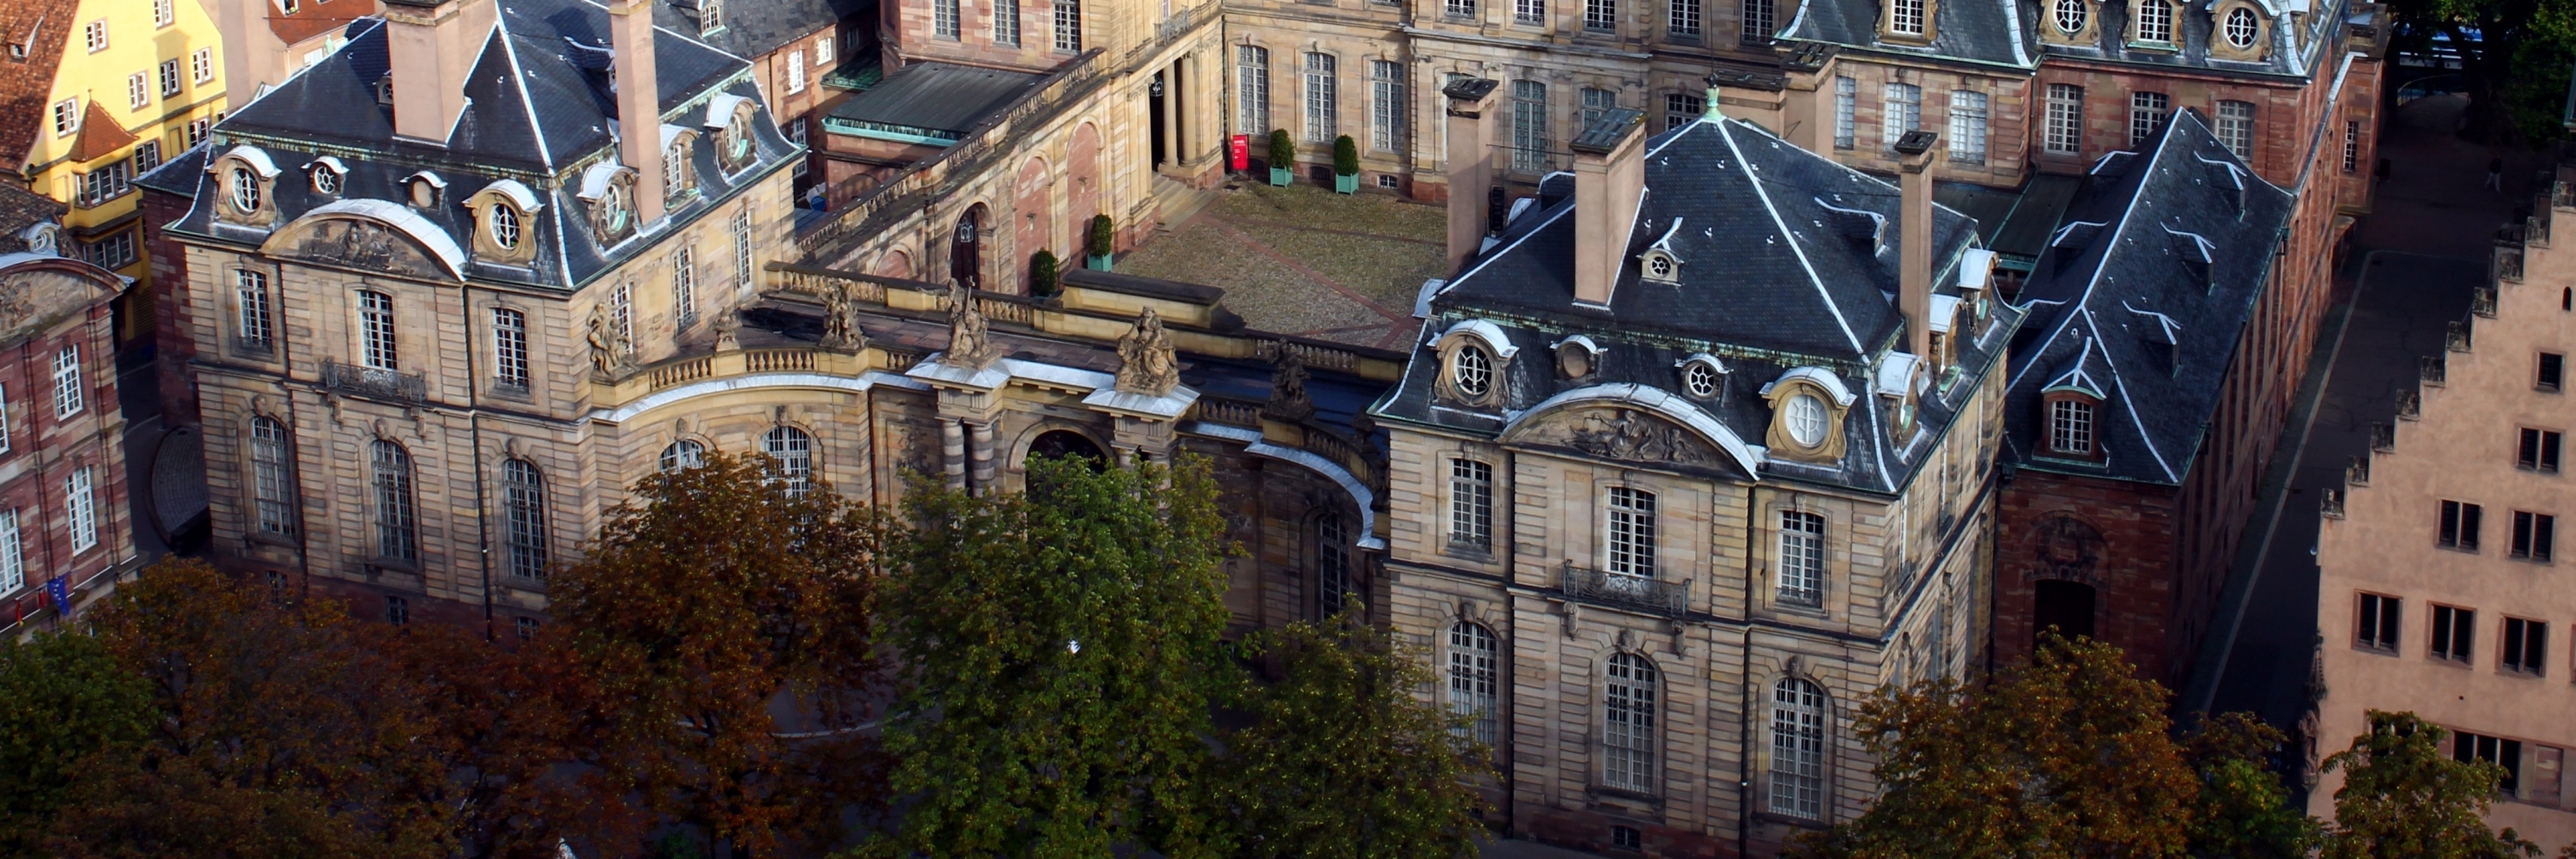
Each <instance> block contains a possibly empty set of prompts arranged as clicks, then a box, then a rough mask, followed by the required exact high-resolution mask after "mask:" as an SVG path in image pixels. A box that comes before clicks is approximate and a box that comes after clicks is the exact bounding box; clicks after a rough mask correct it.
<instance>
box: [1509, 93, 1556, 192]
mask: <svg viewBox="0 0 2576 859" xmlns="http://www.w3.org/2000/svg"><path fill="white" fill-rule="evenodd" d="M1547 143H1548V136H1547V84H1543V83H1539V82H1538V81H1513V82H1512V172H1514V173H1540V172H1545V171H1546V169H1547Z"/></svg>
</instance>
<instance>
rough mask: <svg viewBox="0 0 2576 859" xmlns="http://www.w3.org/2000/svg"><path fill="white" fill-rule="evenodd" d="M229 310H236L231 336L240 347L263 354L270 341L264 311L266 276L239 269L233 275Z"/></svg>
mask: <svg viewBox="0 0 2576 859" xmlns="http://www.w3.org/2000/svg"><path fill="white" fill-rule="evenodd" d="M233 309H234V310H235V311H236V313H235V314H234V316H235V326H236V327H235V328H234V333H235V334H237V335H239V337H240V343H241V347H242V348H244V349H257V350H261V351H267V350H268V349H269V348H271V347H272V345H273V343H274V341H272V340H271V339H270V338H271V337H273V336H275V332H274V331H273V330H272V328H271V327H270V325H271V322H270V320H271V319H273V318H274V317H271V316H270V315H269V310H268V274H267V273H266V272H257V271H251V270H249V269H241V270H238V271H235V272H233Z"/></svg>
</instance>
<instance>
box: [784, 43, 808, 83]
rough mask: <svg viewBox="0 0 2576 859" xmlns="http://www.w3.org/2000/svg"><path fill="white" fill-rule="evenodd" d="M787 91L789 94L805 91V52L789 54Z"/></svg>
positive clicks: (790, 52)
mask: <svg viewBox="0 0 2576 859" xmlns="http://www.w3.org/2000/svg"><path fill="white" fill-rule="evenodd" d="M787 91H788V92H789V93H800V92H804V91H805V52H804V51H789V52H787Z"/></svg>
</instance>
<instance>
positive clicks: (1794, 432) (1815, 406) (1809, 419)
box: [1788, 394, 1825, 447]
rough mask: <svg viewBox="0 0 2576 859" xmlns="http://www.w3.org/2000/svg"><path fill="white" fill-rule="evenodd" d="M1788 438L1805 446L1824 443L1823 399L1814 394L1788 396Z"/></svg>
mask: <svg viewBox="0 0 2576 859" xmlns="http://www.w3.org/2000/svg"><path fill="white" fill-rule="evenodd" d="M1788 412H1789V414H1788V420H1789V439H1790V440H1791V441H1795V442H1797V443H1799V444H1801V445H1804V446H1807V447H1815V446H1817V445H1820V444H1824V443H1825V401H1823V400H1819V399H1816V395H1814V394H1799V395H1797V396H1794V397H1790V398H1789V407H1788Z"/></svg>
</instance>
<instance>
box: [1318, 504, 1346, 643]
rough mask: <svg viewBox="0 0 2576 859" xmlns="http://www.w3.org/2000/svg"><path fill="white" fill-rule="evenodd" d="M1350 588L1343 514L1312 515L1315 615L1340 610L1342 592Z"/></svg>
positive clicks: (1331, 614)
mask: <svg viewBox="0 0 2576 859" xmlns="http://www.w3.org/2000/svg"><path fill="white" fill-rule="evenodd" d="M1350 590H1351V535H1350V530H1349V529H1347V528H1344V527H1343V526H1342V514H1340V513H1325V514H1323V515H1320V516H1317V517H1315V616H1316V617H1332V616H1333V615H1335V614H1339V613H1341V610H1342V595H1344V594H1347V593H1350Z"/></svg>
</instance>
